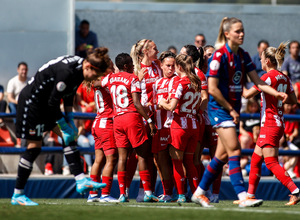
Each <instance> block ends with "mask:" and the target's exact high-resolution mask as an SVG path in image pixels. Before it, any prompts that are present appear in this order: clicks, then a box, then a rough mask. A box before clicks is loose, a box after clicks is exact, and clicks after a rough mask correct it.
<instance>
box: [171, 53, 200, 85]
mask: <svg viewBox="0 0 300 220" xmlns="http://www.w3.org/2000/svg"><path fill="white" fill-rule="evenodd" d="M175 62H176V65H179V66H181V67H182V69H183V71H184V72H185V73H186V74H187V77H188V78H189V80H190V81H191V85H192V87H193V89H195V90H196V91H200V90H201V80H200V79H199V77H198V76H197V75H196V73H195V68H194V64H193V59H192V57H191V56H188V55H185V54H179V55H177V56H176V58H175Z"/></svg>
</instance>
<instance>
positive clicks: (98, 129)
mask: <svg viewBox="0 0 300 220" xmlns="http://www.w3.org/2000/svg"><path fill="white" fill-rule="evenodd" d="M92 135H93V136H94V139H95V150H97V149H102V150H103V151H104V154H105V155H112V154H116V153H117V152H118V149H117V147H116V142H115V138H114V131H113V120H112V119H107V118H102V119H101V118H99V119H95V120H94V123H93V127H92Z"/></svg>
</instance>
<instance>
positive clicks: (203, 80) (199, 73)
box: [195, 67, 208, 90]
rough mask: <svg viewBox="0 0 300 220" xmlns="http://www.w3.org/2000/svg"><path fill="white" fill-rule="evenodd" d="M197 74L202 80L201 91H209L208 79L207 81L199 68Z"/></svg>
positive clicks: (196, 69) (196, 70)
mask: <svg viewBox="0 0 300 220" xmlns="http://www.w3.org/2000/svg"><path fill="white" fill-rule="evenodd" d="M195 72H196V74H197V76H198V77H199V78H200V80H201V89H202V90H205V89H208V86H207V79H206V76H205V74H204V73H203V72H202V71H201V70H200V69H199V68H197V67H195Z"/></svg>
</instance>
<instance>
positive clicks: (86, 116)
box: [0, 112, 300, 121]
mask: <svg viewBox="0 0 300 220" xmlns="http://www.w3.org/2000/svg"><path fill="white" fill-rule="evenodd" d="M96 115H97V114H96V113H83V112H74V118H76V119H94V118H95V117H96ZM283 116H284V119H285V120H287V121H300V115H295V114H293V115H290V114H285V115H283ZM14 117H16V114H12V113H2V112H1V113H0V118H14ZM249 118H255V119H260V114H259V113H255V114H246V113H242V114H241V115H240V119H249Z"/></svg>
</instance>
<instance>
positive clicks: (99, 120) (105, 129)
mask: <svg viewBox="0 0 300 220" xmlns="http://www.w3.org/2000/svg"><path fill="white" fill-rule="evenodd" d="M110 69H111V72H112V74H113V72H114V71H113V63H112V62H111V65H110ZM102 80H103V77H100V78H99V79H98V80H96V81H95V82H94V83H93V85H94V91H95V95H94V97H95V105H96V108H97V116H96V118H95V120H94V122H93V126H92V135H93V136H94V139H95V161H94V164H93V166H92V169H91V173H90V177H91V179H92V180H93V181H95V182H100V175H101V170H102V168H103V171H102V182H103V183H105V184H106V187H104V188H103V189H102V193H101V197H100V198H99V197H98V191H90V194H89V197H88V200H87V202H112V203H114V202H118V200H117V199H115V198H113V197H111V196H110V190H111V187H112V182H113V173H114V168H115V165H116V163H117V161H118V149H117V146H116V142H115V138H114V132H113V116H114V113H113V103H112V99H111V96H110V94H109V90H108V88H103V87H101V81H102Z"/></svg>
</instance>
